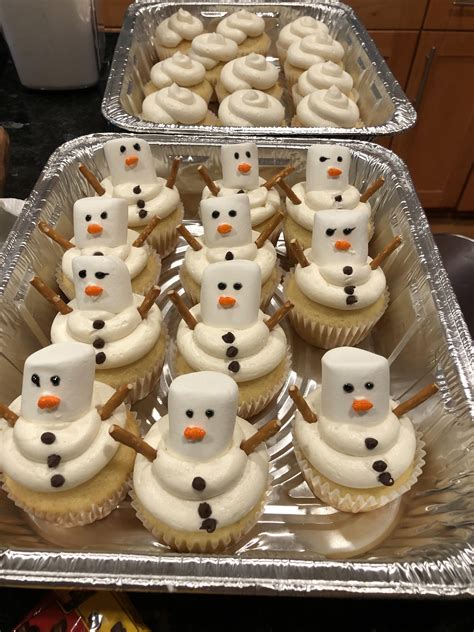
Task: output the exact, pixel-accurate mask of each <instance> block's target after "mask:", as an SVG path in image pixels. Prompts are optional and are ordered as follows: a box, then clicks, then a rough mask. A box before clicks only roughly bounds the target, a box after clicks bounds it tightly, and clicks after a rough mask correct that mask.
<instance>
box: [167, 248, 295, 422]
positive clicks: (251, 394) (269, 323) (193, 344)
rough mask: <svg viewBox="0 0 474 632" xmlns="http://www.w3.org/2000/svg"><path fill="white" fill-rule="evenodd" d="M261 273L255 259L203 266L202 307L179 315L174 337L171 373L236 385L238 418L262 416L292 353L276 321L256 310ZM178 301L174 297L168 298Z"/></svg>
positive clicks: (281, 381)
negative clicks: (215, 377)
mask: <svg viewBox="0 0 474 632" xmlns="http://www.w3.org/2000/svg"><path fill="white" fill-rule="evenodd" d="M260 288H261V272H260V268H259V266H258V265H257V264H256V263H255V262H254V261H238V260H234V261H223V262H219V263H212V264H210V265H208V266H207V267H206V269H205V270H204V273H203V276H202V285H201V303H200V304H199V305H196V306H195V307H193V308H191V310H189V313H188V315H187V316H186V314H185V313H182V316H183V320H182V321H181V322H180V324H179V326H178V332H177V338H176V357H175V363H174V364H175V366H174V370H175V374H177V375H182V374H184V373H191V372H193V371H218V372H219V373H223V374H224V375H228V376H230V377H232V378H233V379H234V380H235V381H236V382H237V385H238V387H239V415H242V416H243V417H245V418H248V417H249V416H251V415H255V414H257V413H258V412H260V411H261V410H262V409H263V408H265V406H266V405H267V404H268V403H269V402H270V400H271V399H272V398H273V397H274V396H275V395H276V394H277V392H278V391H279V390H280V388H281V387H282V385H283V383H284V381H285V379H286V377H287V375H288V372H289V369H290V361H291V353H290V351H289V348H288V344H287V340H286V336H285V333H284V331H283V329H282V328H281V327H280V326H279V325H277V323H278V321H279V319H281V318H282V317H283V315H284V314H285V313H286V312H287V311H288V310H289V309H290V308H291V306H290V305H286V306H285V307H284V308H282V309H281V310H280V311H279V313H278V316H277V317H275V316H276V315H275V314H274V315H273V316H272V317H271V318H269V319H268V320H267V319H266V316H265V314H264V313H263V312H261V311H260V309H259V305H260ZM170 298H171V299H172V300H173V299H174V300H175V301H176V295H175V296H170Z"/></svg>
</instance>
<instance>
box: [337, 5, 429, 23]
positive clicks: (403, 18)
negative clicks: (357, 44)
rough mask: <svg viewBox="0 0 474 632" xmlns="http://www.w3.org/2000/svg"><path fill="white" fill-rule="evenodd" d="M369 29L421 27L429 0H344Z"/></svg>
mask: <svg viewBox="0 0 474 632" xmlns="http://www.w3.org/2000/svg"><path fill="white" fill-rule="evenodd" d="M344 1H345V4H348V5H349V6H351V7H352V8H353V9H354V11H355V12H356V13H357V16H358V17H359V18H360V19H361V21H362V24H363V25H364V26H365V28H366V29H367V30H369V29H389V30H398V29H420V28H421V25H422V23H423V17H424V15H425V11H426V5H427V4H428V0H344Z"/></svg>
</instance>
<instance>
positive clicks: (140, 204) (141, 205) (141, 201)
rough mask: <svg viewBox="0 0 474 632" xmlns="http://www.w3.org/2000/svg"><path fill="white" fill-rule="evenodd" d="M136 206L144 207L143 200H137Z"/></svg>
mask: <svg viewBox="0 0 474 632" xmlns="http://www.w3.org/2000/svg"><path fill="white" fill-rule="evenodd" d="M137 206H138V208H145V200H138V202H137Z"/></svg>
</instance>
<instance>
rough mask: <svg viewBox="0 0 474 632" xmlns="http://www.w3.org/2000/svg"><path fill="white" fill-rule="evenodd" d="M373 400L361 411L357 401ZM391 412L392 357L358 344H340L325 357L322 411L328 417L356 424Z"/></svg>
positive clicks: (322, 382)
mask: <svg viewBox="0 0 474 632" xmlns="http://www.w3.org/2000/svg"><path fill="white" fill-rule="evenodd" d="M357 401H358V402H361V401H362V402H363V403H366V406H367V407H368V405H370V404H372V408H370V409H369V410H366V411H362V412H357V411H356V410H355V409H354V408H353V404H354V402H357ZM389 412H390V371H389V366H388V361H387V360H386V359H385V358H384V357H382V356H379V355H376V354H375V353H370V352H369V351H364V350H363V349H357V348H355V347H339V348H337V349H332V350H331V351H328V352H327V353H325V354H324V356H323V358H322V381H321V413H322V415H323V416H324V417H326V418H327V419H330V420H331V421H337V422H351V423H354V424H358V423H359V424H360V423H366V422H370V423H372V422H374V423H376V422H379V421H383V420H384V419H386V417H387V416H388V414H389Z"/></svg>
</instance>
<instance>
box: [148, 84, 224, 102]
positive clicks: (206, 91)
mask: <svg viewBox="0 0 474 632" xmlns="http://www.w3.org/2000/svg"><path fill="white" fill-rule="evenodd" d="M184 87H185V88H187V89H188V90H191V92H194V94H197V95H199V96H200V97H202V98H203V99H204V101H205V102H206V103H209V101H210V100H211V97H212V94H213V89H212V86H211V84H210V83H209V82H208V81H206V79H204V80H203V81H201V82H200V83H198V84H196V85H195V86H184ZM154 92H158V88H157V87H156V86H155V85H154V84H153V82H152V81H149V82H148V83H147V84H146V85H145V87H144V88H143V93H144V95H145V96H146V97H148V96H149V95H150V94H153V93H154Z"/></svg>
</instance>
